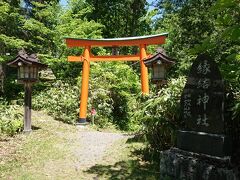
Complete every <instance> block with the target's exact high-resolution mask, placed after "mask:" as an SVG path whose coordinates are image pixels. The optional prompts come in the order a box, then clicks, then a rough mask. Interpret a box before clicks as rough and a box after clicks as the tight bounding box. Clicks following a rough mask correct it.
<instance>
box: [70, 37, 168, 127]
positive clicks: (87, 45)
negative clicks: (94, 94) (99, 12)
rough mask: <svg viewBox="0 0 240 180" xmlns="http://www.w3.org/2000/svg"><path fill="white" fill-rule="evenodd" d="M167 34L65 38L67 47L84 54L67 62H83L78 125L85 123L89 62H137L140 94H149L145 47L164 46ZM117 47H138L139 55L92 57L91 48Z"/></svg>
mask: <svg viewBox="0 0 240 180" xmlns="http://www.w3.org/2000/svg"><path fill="white" fill-rule="evenodd" d="M166 37H167V33H162V34H157V35H150V36H139V37H127V38H114V39H78V38H66V44H67V47H69V48H71V47H84V53H83V55H81V56H68V61H69V62H83V70H82V87H81V100H80V113H79V120H78V123H85V122H86V117H87V100H88V84H89V72H90V62H92V61H95V62H96V61H139V62H140V66H141V85H142V93H143V94H149V85H148V69H147V67H146V66H145V64H144V62H143V60H144V59H145V58H146V57H147V53H146V46H147V45H159V44H164V43H165V39H166ZM96 46H102V47H118V46H138V47H139V49H140V53H139V54H137V55H111V56H94V55H92V54H91V52H90V51H91V47H96Z"/></svg>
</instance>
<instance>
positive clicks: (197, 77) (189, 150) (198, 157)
mask: <svg viewBox="0 0 240 180" xmlns="http://www.w3.org/2000/svg"><path fill="white" fill-rule="evenodd" d="M225 95H226V92H225V87H224V81H223V79H222V77H221V73H220V71H219V69H218V66H217V64H216V63H215V62H214V60H213V59H212V58H210V57H209V56H207V55H199V56H198V57H197V59H196V60H195V61H194V63H193V65H192V67H191V70H190V73H189V76H188V78H187V82H186V85H185V87H184V90H183V93H182V96H181V114H180V117H181V119H182V120H183V122H184V123H185V127H184V128H182V129H181V130H178V131H177V142H176V147H175V148H172V149H170V150H168V151H165V152H162V154H161V161H160V174H161V179H164V178H166V177H168V178H169V179H174V180H176V179H186V180H187V179H189V180H190V179H191V180H212V179H213V180H215V179H216V180H237V179H238V178H239V174H238V171H237V168H234V167H233V166H232V165H231V155H232V138H231V136H230V134H229V133H228V132H227V126H228V121H229V119H227V118H226V116H225Z"/></svg>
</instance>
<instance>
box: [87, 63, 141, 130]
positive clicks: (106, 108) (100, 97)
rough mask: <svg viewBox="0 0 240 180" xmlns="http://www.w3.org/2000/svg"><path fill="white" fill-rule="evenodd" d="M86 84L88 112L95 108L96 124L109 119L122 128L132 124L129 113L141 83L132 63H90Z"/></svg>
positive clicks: (102, 123) (103, 122) (106, 122)
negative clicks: (87, 84)
mask: <svg viewBox="0 0 240 180" xmlns="http://www.w3.org/2000/svg"><path fill="white" fill-rule="evenodd" d="M89 86H90V87H89V106H88V108H89V112H90V111H91V109H92V108H95V109H96V111H97V114H96V117H95V123H96V124H98V125H100V126H105V125H108V124H109V123H112V124H114V125H116V126H117V127H118V128H120V129H124V130H130V129H132V128H133V126H131V118H130V114H131V112H132V111H134V107H133V104H134V103H133V102H134V101H135V100H136V97H137V96H136V95H137V94H138V93H139V92H140V83H139V77H138V75H137V74H136V73H135V72H134V71H133V69H132V68H131V67H129V66H128V65H127V64H124V63H121V62H109V63H93V65H92V66H91V77H90V85H89ZM89 117H90V114H89Z"/></svg>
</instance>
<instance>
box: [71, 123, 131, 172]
mask: <svg viewBox="0 0 240 180" xmlns="http://www.w3.org/2000/svg"><path fill="white" fill-rule="evenodd" d="M81 128H82V127H79V128H77V129H78V132H77V138H76V141H78V142H79V144H77V146H75V147H74V149H73V151H74V154H75V156H76V160H77V163H76V169H84V170H86V169H87V168H89V167H91V166H93V165H96V164H97V162H99V161H101V160H102V158H103V156H104V155H105V153H106V152H107V151H108V150H109V149H111V148H112V147H113V145H114V143H115V142H116V141H119V140H122V139H125V140H126V139H128V138H129V136H126V135H123V134H121V133H107V132H98V131H89V129H88V128H84V129H83V130H82V129H81Z"/></svg>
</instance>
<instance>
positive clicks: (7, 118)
mask: <svg viewBox="0 0 240 180" xmlns="http://www.w3.org/2000/svg"><path fill="white" fill-rule="evenodd" d="M22 128H23V108H22V107H21V106H18V105H8V104H6V103H3V102H1V101H0V134H7V135H11V136H12V135H14V134H16V133H17V132H19V131H21V129H22Z"/></svg>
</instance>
